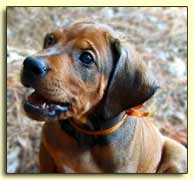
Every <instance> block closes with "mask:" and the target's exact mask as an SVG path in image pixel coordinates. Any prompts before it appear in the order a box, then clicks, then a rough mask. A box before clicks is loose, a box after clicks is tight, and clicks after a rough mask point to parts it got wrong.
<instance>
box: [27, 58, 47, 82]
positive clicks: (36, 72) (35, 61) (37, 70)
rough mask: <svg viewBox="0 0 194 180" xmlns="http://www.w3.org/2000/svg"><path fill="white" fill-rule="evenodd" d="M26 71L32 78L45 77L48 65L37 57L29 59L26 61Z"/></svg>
mask: <svg viewBox="0 0 194 180" xmlns="http://www.w3.org/2000/svg"><path fill="white" fill-rule="evenodd" d="M23 65H24V71H26V73H28V74H29V75H30V76H31V78H38V77H43V76H44V75H45V74H46V72H47V64H46V62H45V61H44V60H43V59H40V58H36V57H31V56H30V57H27V58H26V59H25V60H24V63H23Z"/></svg>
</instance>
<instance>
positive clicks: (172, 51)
mask: <svg viewBox="0 0 194 180" xmlns="http://www.w3.org/2000/svg"><path fill="white" fill-rule="evenodd" d="M83 19H90V20H91V19H92V20H93V21H99V22H104V23H108V24H111V25H112V27H113V28H115V29H117V30H118V31H119V32H122V33H123V34H124V35H125V39H127V40H128V41H130V42H131V43H133V44H135V46H136V48H137V50H138V51H139V52H140V53H142V54H143V57H144V60H145V62H146V63H147V65H148V67H149V68H150V69H151V71H152V72H153V74H154V75H155V77H156V79H157V80H158V82H159V83H160V85H161V89H160V90H159V91H158V93H157V94H156V95H155V96H154V98H152V99H151V100H150V101H149V102H148V103H147V107H149V108H151V109H152V111H153V117H154V118H155V119H157V121H156V124H157V126H158V127H159V128H160V130H161V132H163V133H164V134H166V135H168V136H170V137H172V138H174V139H176V140H178V141H180V142H181V143H183V144H187V133H186V131H187V26H186V25H187V11H186V8H135V7H133V8H123V7H120V8H116V7H115V8H101V7H99V8H62V7H59V8H9V9H8V12H7V20H8V25H7V28H8V29H7V32H8V35H7V38H8V51H7V52H8V54H7V162H8V166H7V171H8V172H18V173H34V172H37V171H38V149H39V141H40V130H41V126H42V123H38V122H35V121H32V120H30V119H28V118H27V117H26V116H25V114H24V113H23V111H22V107H21V103H22V99H23V98H24V96H25V95H26V94H27V93H28V92H27V91H26V90H25V89H24V88H23V87H22V85H21V84H20V82H19V78H20V69H21V67H22V60H23V59H24V57H26V56H28V55H30V54H33V53H34V52H35V51H37V50H40V49H41V46H42V40H43V36H44V35H45V34H46V33H47V32H50V31H53V30H55V29H57V28H58V27H61V26H63V25H66V24H69V23H72V22H75V21H79V20H83Z"/></svg>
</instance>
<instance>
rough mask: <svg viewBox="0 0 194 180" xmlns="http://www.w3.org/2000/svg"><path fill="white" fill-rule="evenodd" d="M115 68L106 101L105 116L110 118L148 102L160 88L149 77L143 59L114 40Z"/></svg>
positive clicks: (131, 49) (129, 48) (112, 43)
mask: <svg viewBox="0 0 194 180" xmlns="http://www.w3.org/2000/svg"><path fill="white" fill-rule="evenodd" d="M111 41H112V42H111V45H112V56H113V61H114V62H115V67H114V70H113V72H112V75H111V77H110V81H109V87H108V90H107V94H106V99H105V109H104V110H105V114H106V116H108V117H109V118H111V117H114V116H116V115H117V114H119V113H120V112H122V111H124V110H127V109H128V108H130V107H134V106H136V105H139V104H141V103H143V102H145V101H146V100H148V99H149V98H150V97H151V96H152V95H153V94H154V93H155V91H156V89H157V88H158V86H157V85H156V83H155V82H154V81H153V79H152V77H151V76H150V75H149V72H148V69H147V68H146V66H145V64H144V62H143V61H142V59H141V58H140V57H139V56H138V54H137V53H136V52H135V50H134V49H133V48H132V47H126V46H124V45H122V44H121V43H120V41H119V40H117V39H116V40H115V39H112V40H111Z"/></svg>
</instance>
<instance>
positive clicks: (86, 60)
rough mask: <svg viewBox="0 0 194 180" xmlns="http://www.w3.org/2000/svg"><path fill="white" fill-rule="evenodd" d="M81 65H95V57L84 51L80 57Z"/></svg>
mask: <svg viewBox="0 0 194 180" xmlns="http://www.w3.org/2000/svg"><path fill="white" fill-rule="evenodd" d="M79 61H80V63H81V64H82V65H83V66H85V67H90V66H91V65H92V64H94V63H95V62H94V57H93V55H92V53H91V52H89V51H84V52H82V53H81V54H80V56H79Z"/></svg>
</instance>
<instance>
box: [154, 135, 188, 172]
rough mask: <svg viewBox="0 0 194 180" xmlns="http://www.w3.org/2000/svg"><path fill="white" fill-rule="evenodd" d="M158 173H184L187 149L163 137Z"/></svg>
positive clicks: (185, 170)
mask: <svg viewBox="0 0 194 180" xmlns="http://www.w3.org/2000/svg"><path fill="white" fill-rule="evenodd" d="M157 172H158V173H186V172H187V150H186V148H185V147H184V146H183V145H181V144H179V143H177V142H176V141H174V140H172V139H169V138H165V142H164V146H163V151H162V158H161V161H160V164H159V167H158V170H157Z"/></svg>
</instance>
